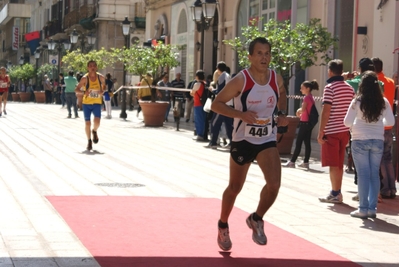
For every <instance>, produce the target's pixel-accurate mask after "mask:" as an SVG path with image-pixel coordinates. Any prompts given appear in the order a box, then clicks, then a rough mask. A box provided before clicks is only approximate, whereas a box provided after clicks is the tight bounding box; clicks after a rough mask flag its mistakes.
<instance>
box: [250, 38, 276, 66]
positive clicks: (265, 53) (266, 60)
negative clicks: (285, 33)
mask: <svg viewBox="0 0 399 267" xmlns="http://www.w3.org/2000/svg"><path fill="white" fill-rule="evenodd" d="M248 58H249V61H250V62H251V66H254V67H256V68H258V69H262V70H264V69H268V68H269V64H270V60H271V52H270V46H269V45H268V44H261V43H256V44H255V46H254V52H253V53H252V55H248Z"/></svg>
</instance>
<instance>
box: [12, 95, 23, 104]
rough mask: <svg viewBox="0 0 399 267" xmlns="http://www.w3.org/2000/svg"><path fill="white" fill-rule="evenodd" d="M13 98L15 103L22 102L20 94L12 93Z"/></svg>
mask: <svg viewBox="0 0 399 267" xmlns="http://www.w3.org/2000/svg"><path fill="white" fill-rule="evenodd" d="M11 97H12V101H15V102H19V101H21V99H20V98H19V94H18V93H11Z"/></svg>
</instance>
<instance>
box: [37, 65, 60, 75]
mask: <svg viewBox="0 0 399 267" xmlns="http://www.w3.org/2000/svg"><path fill="white" fill-rule="evenodd" d="M55 70H57V66H56V65H53V64H49V63H46V64H43V65H41V66H40V67H39V68H38V69H37V75H38V76H40V77H43V76H44V75H45V74H47V75H49V74H50V73H53V71H55Z"/></svg>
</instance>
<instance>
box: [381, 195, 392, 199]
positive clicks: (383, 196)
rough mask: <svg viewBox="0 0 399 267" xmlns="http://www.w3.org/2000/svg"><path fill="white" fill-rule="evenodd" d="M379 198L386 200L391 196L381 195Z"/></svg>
mask: <svg viewBox="0 0 399 267" xmlns="http://www.w3.org/2000/svg"><path fill="white" fill-rule="evenodd" d="M381 198H383V199H388V198H391V195H389V196H386V195H383V194H381Z"/></svg>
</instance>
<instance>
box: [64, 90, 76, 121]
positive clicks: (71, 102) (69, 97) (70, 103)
mask: <svg viewBox="0 0 399 267" xmlns="http://www.w3.org/2000/svg"><path fill="white" fill-rule="evenodd" d="M65 99H66V104H67V110H68V115H72V114H71V113H72V110H71V107H73V112H74V113H75V117H77V116H78V106H77V104H76V100H77V99H76V93H65Z"/></svg>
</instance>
